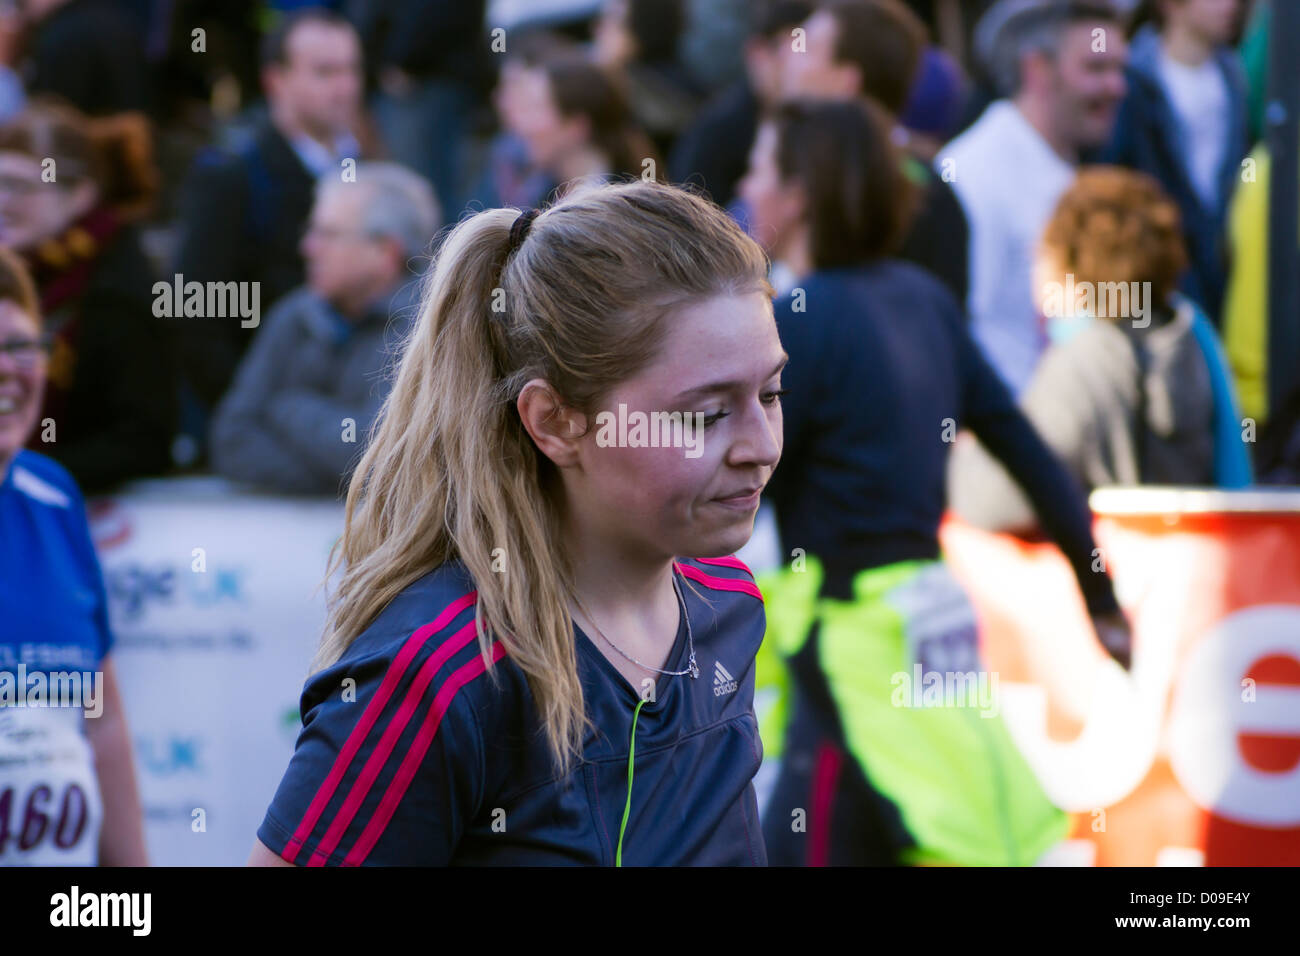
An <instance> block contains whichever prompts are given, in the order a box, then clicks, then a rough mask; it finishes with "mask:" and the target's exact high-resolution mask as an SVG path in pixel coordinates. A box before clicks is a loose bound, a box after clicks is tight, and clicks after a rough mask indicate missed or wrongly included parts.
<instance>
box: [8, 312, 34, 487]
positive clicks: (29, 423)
mask: <svg viewBox="0 0 1300 956" xmlns="http://www.w3.org/2000/svg"><path fill="white" fill-rule="evenodd" d="M39 337H40V328H39V327H38V326H37V324H36V320H35V319H33V318H32V317H31V316H30V315H28V314H27V313H26V312H24V311H23V310H22V309H20V308H19V307H18V305H17V303H14V302H0V345H6V346H18V348H16V349H15V348H12V347H10V348H4V349H0V470H3V468H4V467H5V466H6V465H7V464H8V463H9V460H10V459H11V458H12V457H13V456H14V455H16V454H17V453H18V451H19V450H20V449H21V448H22V447H23V445H25V444H26V443H27V439H28V437H29V436H30V435H31V433H32V429H33V428H35V427H36V418H37V416H38V415H39V414H40V408H41V398H42V395H43V393H44V391H45V353H44V352H43V351H41V350H40V349H39V348H38V347H36V343H37V342H38V340H39Z"/></svg>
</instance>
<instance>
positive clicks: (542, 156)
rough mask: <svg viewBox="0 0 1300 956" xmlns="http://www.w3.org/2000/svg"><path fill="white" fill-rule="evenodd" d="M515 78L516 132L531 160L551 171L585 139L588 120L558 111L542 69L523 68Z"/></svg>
mask: <svg viewBox="0 0 1300 956" xmlns="http://www.w3.org/2000/svg"><path fill="white" fill-rule="evenodd" d="M515 82H516V85H515V87H514V90H513V94H512V95H513V103H514V107H515V110H516V112H515V132H516V133H518V135H519V137H520V138H521V139H522V140H523V141H524V143H525V145H526V146H527V147H528V155H529V158H530V159H532V161H533V163H534V164H535V165H537V166H539V167H541V168H542V169H546V170H552V171H553V170H554V169H555V167H556V166H557V165H558V163H559V161H560V159H561V157H563V156H564V155H565V154H567V153H569V152H570V151H572V150H574V149H577V148H579V147H581V146H582V145H583V144H584V143H585V142H586V140H587V138H588V134H589V130H588V124H587V121H586V119H584V118H582V117H576V116H575V117H565V116H562V115H560V110H559V108H558V107H557V106H556V105H555V97H554V96H552V95H551V81H550V79H549V78H548V77H547V75H546V71H545V70H542V69H534V70H526V71H524V72H523V73H522V74H521V75H520V76H519V77H518V78H517V80H516V81H515Z"/></svg>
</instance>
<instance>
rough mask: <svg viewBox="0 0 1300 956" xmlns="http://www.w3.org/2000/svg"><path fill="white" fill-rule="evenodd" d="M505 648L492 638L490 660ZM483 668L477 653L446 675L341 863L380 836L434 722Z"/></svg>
mask: <svg viewBox="0 0 1300 956" xmlns="http://www.w3.org/2000/svg"><path fill="white" fill-rule="evenodd" d="M505 655H506V649H505V647H504V646H503V645H502V644H501V642H500V641H493V642H492V662H493V663H496V662H497V661H499V660H501V658H503V657H505ZM486 669H487V664H486V663H485V662H484V661H483V655H482V654H480V655H478V656H477V657H475V658H474V659H473V660H472V661H469V662H468V663H466V664H463V665H461V666H460V667H459V668H457V669H456V671H455V672H454V673H453V674H452V675H451V676H450V677H448V678H447V682H446V683H445V684H443V685H442V687H440V688H438V694H437V696H436V697H434V699H433V705H432V706H431V707H430V708H429V712H428V714H426V715H425V718H424V723H423V724H421V725H420V730H419V733H417V734H416V735H415V742H414V743H413V744H412V746H411V749H410V750H409V751H407V754H406V757H405V758H404V759H403V760H402V763H401V766H399V767H398V768H397V773H396V774H395V775H394V776H393V779H392V781H390V782H389V784H388V790H387V791H385V793H384V796H383V798H382V799H381V800H380V801H379V806H378V808H377V809H376V810H375V814H374V816H372V817H371V818H370V821H369V822H368V823H367V824H366V828H365V829H364V830H363V831H362V832H361V836H360V837H358V838H357V842H356V844H355V845H354V846H353V847H352V849H351V850H349V851H348V855H347V856H346V857H345V858H344V860H343V865H344V866H360V865H361V864H362V863H363V862H365V859H366V857H367V856H369V855H370V851H371V850H373V849H374V848H375V844H376V843H378V842H379V838H380V836H382V835H383V832H384V828H385V827H387V826H388V821H389V820H391V819H392V818H393V814H394V813H395V812H396V811H397V805H398V804H399V803H401V802H402V797H403V796H405V795H406V790H407V788H408V787H409V786H410V785H411V781H412V780H414V779H415V773H416V771H417V770H418V769H419V766H420V763H421V761H423V760H424V755H425V754H426V753H428V751H429V747H430V745H431V744H432V743H433V738H434V737H435V736H436V735H437V733H438V726H439V725H440V724H441V723H442V718H443V715H444V714H446V713H447V709H448V708H449V707H450V706H451V702H452V700H453V699H454V698H455V697H456V694H457V693H459V692H460V689H461V688H462V687H464V686H465V685H466V684H468V683H469V682H470V681H472V680H474V678H476V677H479V676H481V675H482V674H483V672H484V671H485V670H486Z"/></svg>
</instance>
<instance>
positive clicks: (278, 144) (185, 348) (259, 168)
mask: <svg viewBox="0 0 1300 956" xmlns="http://www.w3.org/2000/svg"><path fill="white" fill-rule="evenodd" d="M262 84H263V88H264V90H265V92H266V100H267V107H268V115H267V118H266V120H264V121H262V122H261V123H259V124H258V126H257V127H256V129H255V130H254V132H253V134H252V136H251V138H250V140H249V141H248V142H247V143H246V144H245V145H244V146H242V147H240V148H239V149H237V150H236V151H234V152H233V153H229V152H217V151H215V150H208V151H205V152H204V153H202V154H201V155H200V156H199V158H198V160H197V161H196V162H195V166H194V169H193V170H192V172H191V176H190V180H189V183H188V184H187V187H186V189H185V195H184V200H183V209H182V215H181V219H182V225H181V232H182V234H181V241H180V250H179V255H178V258H177V262H176V272H177V273H179V274H180V275H181V276H183V281H184V282H186V283H189V282H192V281H197V282H203V283H207V282H221V283H227V282H249V283H253V282H255V283H258V285H259V300H260V305H261V309H262V310H263V312H265V311H266V310H268V309H270V308H271V307H272V306H273V305H274V304H275V302H276V300H278V299H279V298H281V297H282V296H283V295H284V294H285V293H287V292H288V291H289V290H291V289H293V288H295V287H297V286H299V285H301V284H302V281H303V262H302V257H301V254H300V253H299V243H300V241H301V239H302V232H303V228H304V226H305V225H306V222H307V219H308V217H309V215H310V212H311V206H312V198H313V191H314V188H315V184H316V181H317V179H319V178H320V177H321V176H324V175H326V174H330V173H332V174H333V175H336V176H339V177H340V179H341V180H342V181H347V177H348V176H349V175H350V174H351V170H352V169H354V168H355V163H356V162H357V161H359V160H360V159H361V156H360V155H359V153H360V152H361V149H360V147H359V145H358V143H357V140H356V138H355V136H354V135H353V134H354V131H356V130H357V129H358V126H359V121H360V112H361V92H362V63H361V44H360V41H359V39H358V37H357V34H356V31H355V30H354V29H353V27H352V26H351V24H349V23H348V21H347V20H345V19H343V18H342V17H341V16H338V15H336V14H333V13H330V12H328V11H325V10H321V9H319V8H309V9H304V10H300V11H297V12H295V13H292V14H289V15H288V16H286V17H285V18H284V19H283V20H282V21H281V22H280V24H279V25H278V26H277V28H276V29H275V30H273V31H272V32H271V33H269V34H268V35H267V36H266V38H265V41H264V45H263V48H262ZM175 321H176V322H177V336H178V339H179V341H180V343H181V357H182V365H183V371H184V377H185V381H186V395H185V404H186V408H187V418H188V419H189V421H188V422H187V430H188V431H189V432H190V433H191V434H194V435H195V437H199V435H200V434H201V432H202V430H203V428H202V424H201V423H202V422H203V421H204V420H205V419H206V417H207V415H208V414H209V413H210V412H211V410H212V408H213V406H215V404H216V403H217V401H218V400H219V399H220V398H221V396H222V394H223V393H224V392H225V391H226V389H227V387H228V385H229V383H230V381H231V378H232V377H233V375H234V372H235V368H236V366H237V365H238V364H239V360H240V358H241V357H242V356H243V354H244V352H245V350H246V349H247V348H248V344H249V342H250V341H251V340H252V338H253V336H254V335H256V334H257V331H258V330H257V324H256V323H249V322H246V321H241V319H240V318H239V317H222V316H203V317H189V318H178V319H176V320H175ZM196 433H197V434H196Z"/></svg>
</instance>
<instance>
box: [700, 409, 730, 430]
mask: <svg viewBox="0 0 1300 956" xmlns="http://www.w3.org/2000/svg"><path fill="white" fill-rule="evenodd" d="M730 414H731V412H714V413H713V414H712V415H705V416H704V427H705V428H708V427H709V426H710V425H715V424H717V423H718V421H719V420H721V419H723V418H726V417H727V416H728V415H730Z"/></svg>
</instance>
